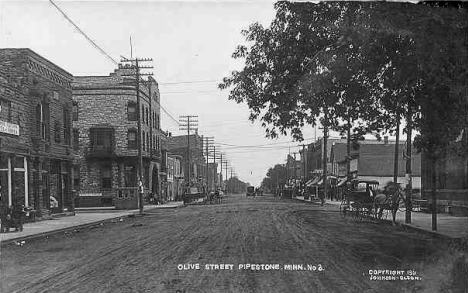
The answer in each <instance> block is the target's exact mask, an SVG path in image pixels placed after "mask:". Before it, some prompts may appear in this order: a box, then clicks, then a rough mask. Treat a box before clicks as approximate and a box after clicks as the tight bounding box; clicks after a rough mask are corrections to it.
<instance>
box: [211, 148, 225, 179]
mask: <svg viewBox="0 0 468 293" xmlns="http://www.w3.org/2000/svg"><path fill="white" fill-rule="evenodd" d="M213 148H214V151H213V163H214V166H215V169H214V170H215V171H214V173H215V174H214V177H215V179H216V180H215V187H217V184H218V167H217V166H216V159H218V160H219V159H221V164H222V162H223V154H222V153H221V152H216V146H214V147H213ZM221 172H222V169H221ZM219 179H221V178H219Z"/></svg>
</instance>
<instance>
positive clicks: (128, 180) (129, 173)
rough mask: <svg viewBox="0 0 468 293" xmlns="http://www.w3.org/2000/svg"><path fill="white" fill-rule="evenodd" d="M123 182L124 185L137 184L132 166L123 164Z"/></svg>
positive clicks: (134, 185)
mask: <svg viewBox="0 0 468 293" xmlns="http://www.w3.org/2000/svg"><path fill="white" fill-rule="evenodd" d="M124 184H125V187H136V186H137V174H136V168H135V167H134V166H125V170H124Z"/></svg>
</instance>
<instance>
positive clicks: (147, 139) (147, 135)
mask: <svg viewBox="0 0 468 293" xmlns="http://www.w3.org/2000/svg"><path fill="white" fill-rule="evenodd" d="M146 144H147V145H148V151H151V140H150V135H149V133H148V132H147V133H146Z"/></svg>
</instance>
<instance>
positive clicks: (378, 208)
mask: <svg viewBox="0 0 468 293" xmlns="http://www.w3.org/2000/svg"><path fill="white" fill-rule="evenodd" d="M404 202H405V198H404V196H403V194H402V192H401V189H400V187H399V186H398V185H396V184H391V185H388V186H387V187H386V193H380V194H377V195H376V196H375V197H374V204H373V208H374V211H375V216H376V218H379V219H381V218H382V214H383V211H384V210H389V211H391V213H392V224H393V225H394V226H395V225H396V213H397V211H398V209H399V208H400V204H401V203H404Z"/></svg>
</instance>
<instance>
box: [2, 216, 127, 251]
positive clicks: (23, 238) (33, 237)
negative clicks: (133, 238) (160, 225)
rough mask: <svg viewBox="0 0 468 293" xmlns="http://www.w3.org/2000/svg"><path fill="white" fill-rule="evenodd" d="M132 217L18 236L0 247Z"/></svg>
mask: <svg viewBox="0 0 468 293" xmlns="http://www.w3.org/2000/svg"><path fill="white" fill-rule="evenodd" d="M132 216H135V214H129V215H125V216H119V217H114V218H107V219H104V220H99V221H94V222H90V223H86V224H81V225H76V226H70V227H66V228H61V229H57V230H52V231H47V232H41V233H37V234H32V235H28V236H19V237H16V238H11V239H8V240H2V241H0V243H1V244H2V246H4V245H11V244H12V242H14V241H20V240H33V239H36V238H42V237H44V236H49V235H55V234H60V233H62V232H66V231H69V230H76V229H83V228H88V227H91V226H95V225H98V224H100V223H104V222H109V221H112V220H115V219H120V218H124V217H126V218H128V217H132Z"/></svg>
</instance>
